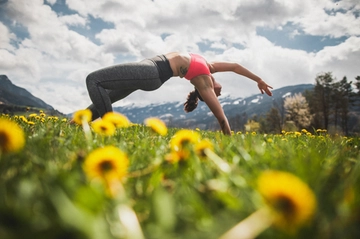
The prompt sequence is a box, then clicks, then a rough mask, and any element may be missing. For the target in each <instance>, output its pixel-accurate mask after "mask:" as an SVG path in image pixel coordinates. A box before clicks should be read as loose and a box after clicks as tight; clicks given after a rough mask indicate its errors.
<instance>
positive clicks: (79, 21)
mask: <svg viewBox="0 0 360 239" xmlns="http://www.w3.org/2000/svg"><path fill="white" fill-rule="evenodd" d="M59 21H60V22H62V23H64V24H66V25H68V26H86V23H87V20H86V18H84V17H81V16H80V15H78V14H72V15H65V16H60V17H59Z"/></svg>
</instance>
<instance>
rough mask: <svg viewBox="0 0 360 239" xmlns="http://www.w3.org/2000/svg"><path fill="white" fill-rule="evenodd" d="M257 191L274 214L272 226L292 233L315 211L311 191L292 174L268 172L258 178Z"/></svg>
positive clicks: (314, 200)
mask: <svg viewBox="0 0 360 239" xmlns="http://www.w3.org/2000/svg"><path fill="white" fill-rule="evenodd" d="M258 190H259V192H260V194H261V195H262V196H263V198H264V199H265V201H266V203H267V204H268V205H269V206H270V209H271V210H272V211H273V212H274V225H275V226H278V227H279V228H282V229H285V230H286V231H289V232H294V231H296V229H297V228H298V227H300V226H301V225H303V224H304V223H306V222H307V221H309V220H310V219H311V218H312V216H313V214H314V212H315V209H316V198H315V195H314V193H313V191H312V190H311V189H310V188H309V187H308V185H307V184H305V183H304V182H303V181H301V180H300V179H299V178H298V177H296V176H295V175H293V174H290V173H287V172H281V171H272V170H268V171H265V172H263V173H262V174H261V175H260V177H259V178H258Z"/></svg>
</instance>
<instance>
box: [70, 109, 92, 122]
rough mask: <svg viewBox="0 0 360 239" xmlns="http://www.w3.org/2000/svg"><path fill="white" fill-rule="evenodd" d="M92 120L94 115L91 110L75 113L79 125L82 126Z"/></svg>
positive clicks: (75, 120)
mask: <svg viewBox="0 0 360 239" xmlns="http://www.w3.org/2000/svg"><path fill="white" fill-rule="evenodd" d="M91 118H92V113H91V111H90V110H89V109H85V110H78V111H76V112H75V113H74V122H75V123H77V124H78V125H82V124H83V122H87V123H88V122H90V121H91Z"/></svg>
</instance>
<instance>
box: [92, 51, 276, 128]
mask: <svg viewBox="0 0 360 239" xmlns="http://www.w3.org/2000/svg"><path fill="white" fill-rule="evenodd" d="M225 71H231V72H234V73H236V74H239V75H242V76H245V77H247V78H249V79H251V80H254V81H255V82H256V83H257V85H258V87H259V89H260V91H261V93H262V94H263V93H264V92H265V93H266V94H268V95H269V96H271V95H272V93H271V91H270V89H269V88H271V89H272V87H271V86H269V85H268V84H266V83H265V82H264V81H263V80H262V79H261V78H260V77H258V76H257V75H255V74H253V73H252V72H250V71H249V70H247V69H246V68H244V67H243V66H241V65H240V64H238V63H234V62H207V61H206V60H205V59H204V58H203V57H202V56H200V55H197V54H193V53H178V52H172V53H167V54H164V55H159V56H156V57H154V58H151V59H145V60H142V61H140V62H134V63H125V64H118V65H114V66H111V67H107V68H103V69H100V70H97V71H95V72H92V73H90V74H89V75H88V76H87V78H86V85H87V89H88V92H89V96H90V99H91V101H92V102H93V104H92V105H90V106H89V107H88V109H90V110H91V112H92V114H93V120H95V119H97V118H99V117H102V116H103V115H105V114H106V113H107V112H111V111H112V103H114V102H116V101H118V100H121V99H123V98H125V97H126V96H128V95H129V94H131V93H132V92H134V91H136V90H145V91H152V90H156V89H158V88H159V87H160V86H161V85H162V84H163V83H164V82H166V81H167V80H169V79H170V78H171V77H175V76H179V77H180V78H185V79H187V80H189V81H190V82H191V84H193V85H194V86H195V90H194V91H192V92H190V93H189V95H188V98H187V101H186V102H185V104H184V110H185V111H186V112H190V111H193V110H194V109H195V108H196V106H197V102H198V98H199V99H200V100H202V101H204V102H205V103H206V104H207V106H208V107H209V108H210V110H211V111H212V113H213V114H214V115H215V117H216V119H217V120H218V122H219V124H220V127H221V130H222V132H223V133H224V134H230V131H231V130H230V126H229V122H228V120H227V118H226V116H225V114H224V110H223V109H222V107H221V105H220V103H219V101H218V98H217V97H218V96H219V95H220V93H221V85H220V84H219V83H218V82H216V81H215V79H214V77H213V76H212V74H213V73H216V72H225Z"/></svg>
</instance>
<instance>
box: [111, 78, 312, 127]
mask: <svg viewBox="0 0 360 239" xmlns="http://www.w3.org/2000/svg"><path fill="white" fill-rule="evenodd" d="M313 87H314V85H312V84H302V85H295V86H287V87H283V88H280V89H275V90H273V96H272V97H270V96H267V95H265V94H264V95H262V94H257V95H253V96H250V97H247V98H230V97H220V98H219V101H220V103H221V105H222V106H223V108H224V111H225V114H226V115H227V117H228V118H229V119H231V118H233V117H236V116H239V115H243V114H246V115H247V116H248V117H251V116H253V115H263V114H266V113H267V112H268V111H269V109H270V108H271V107H272V106H273V104H274V102H278V101H279V100H282V99H283V98H284V97H286V96H291V95H294V94H296V93H301V92H304V91H305V90H310V89H313ZM114 111H117V112H120V113H122V114H124V115H126V116H127V117H128V118H129V119H130V120H131V121H132V122H134V123H142V122H143V121H144V119H146V118H148V117H159V118H160V119H162V120H163V121H165V122H166V123H167V125H169V126H173V127H186V128H200V129H212V128H217V127H218V126H217V123H216V119H215V118H214V117H213V115H212V113H211V112H210V110H209V108H208V107H207V106H206V104H205V103H204V102H199V105H198V107H197V108H196V109H195V110H194V111H193V112H191V113H185V112H184V110H183V102H172V103H163V104H150V105H147V106H144V107H136V106H134V105H131V106H125V107H115V108H114Z"/></svg>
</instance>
